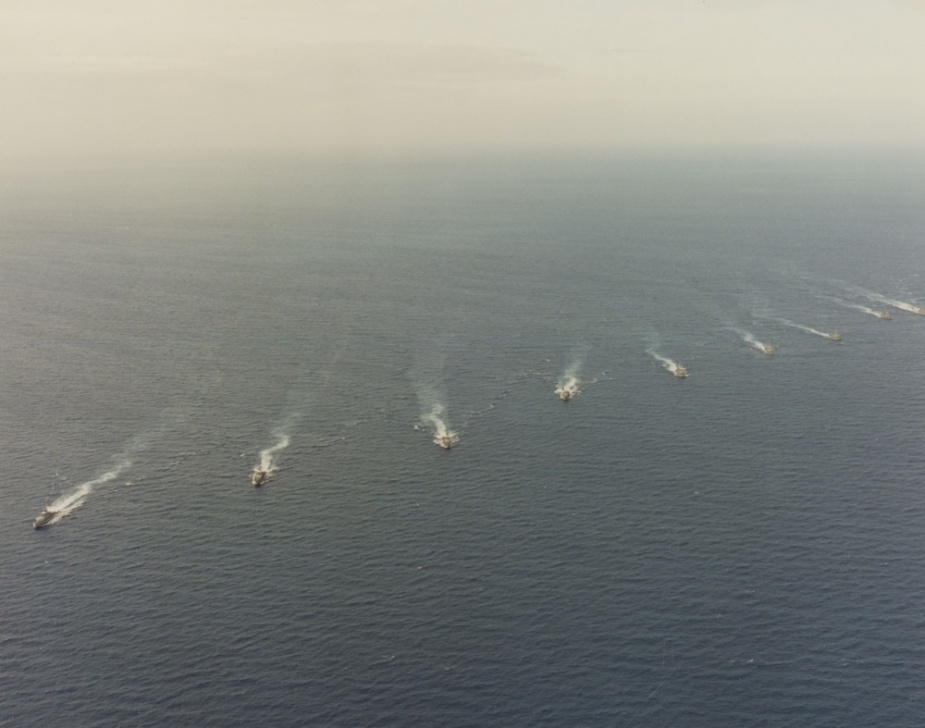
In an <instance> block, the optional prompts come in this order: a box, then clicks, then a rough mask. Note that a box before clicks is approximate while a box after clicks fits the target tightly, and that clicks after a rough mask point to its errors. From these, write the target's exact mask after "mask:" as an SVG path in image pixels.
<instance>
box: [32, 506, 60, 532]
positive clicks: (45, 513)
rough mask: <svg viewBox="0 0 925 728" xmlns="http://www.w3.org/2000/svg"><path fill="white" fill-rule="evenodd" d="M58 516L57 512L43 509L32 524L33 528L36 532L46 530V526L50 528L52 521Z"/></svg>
mask: <svg viewBox="0 0 925 728" xmlns="http://www.w3.org/2000/svg"><path fill="white" fill-rule="evenodd" d="M57 515H58V512H57V511H52V510H49V509H48V508H43V509H42V512H41V513H39V515H38V516H37V517H36V519H35V520H34V521H33V522H32V527H33V528H34V529H35V530H38V529H40V528H45V526H50V525H51V521H52V519H53V518H54V517H55V516H57Z"/></svg>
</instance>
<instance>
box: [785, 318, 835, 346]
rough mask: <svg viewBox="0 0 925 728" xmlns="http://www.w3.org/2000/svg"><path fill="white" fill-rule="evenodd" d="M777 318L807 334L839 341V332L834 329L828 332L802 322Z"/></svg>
mask: <svg viewBox="0 0 925 728" xmlns="http://www.w3.org/2000/svg"><path fill="white" fill-rule="evenodd" d="M777 320H778V321H780V322H781V323H782V324H784V325H785V326H789V327H791V328H794V329H799V330H800V331H805V332H806V333H807V334H813V335H814V336H821V337H822V338H823V339H828V340H829V341H841V334H839V333H837V332H835V331H832V332H830V333H829V332H825V331H819V330H818V329H814V328H812V327H811V326H804V325H803V324H798V323H794V322H793V321H790V320H788V319H784V318H779V319H777Z"/></svg>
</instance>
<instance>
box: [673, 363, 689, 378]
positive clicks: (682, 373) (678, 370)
mask: <svg viewBox="0 0 925 728" xmlns="http://www.w3.org/2000/svg"><path fill="white" fill-rule="evenodd" d="M671 373H672V374H674V375H675V376H676V377H677V378H678V379H684V377H686V376H687V369H685V368H684V367H682V366H681V365H680V364H679V365H678V366H676V367H675V368H674V370H673V371H672V372H671Z"/></svg>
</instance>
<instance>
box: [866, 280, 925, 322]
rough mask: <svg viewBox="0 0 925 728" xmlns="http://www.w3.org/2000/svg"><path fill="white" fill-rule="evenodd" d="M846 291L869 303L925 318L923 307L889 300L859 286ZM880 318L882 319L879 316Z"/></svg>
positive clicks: (894, 299)
mask: <svg viewBox="0 0 925 728" xmlns="http://www.w3.org/2000/svg"><path fill="white" fill-rule="evenodd" d="M848 289H849V290H851V291H853V292H854V293H857V294H859V295H861V296H864V297H865V298H867V299H869V300H871V301H876V302H877V303H882V304H883V305H884V306H891V307H892V308H897V309H899V310H900V311H908V312H909V313H917V314H919V315H920V316H925V306H919V305H918V304H915V303H909V302H908V301H900V300H898V299H896V298H889V297H888V296H884V295H882V294H880V293H876V292H875V291H868V290H867V289H866V288H861V287H860V286H848ZM881 318H883V317H882V316H881Z"/></svg>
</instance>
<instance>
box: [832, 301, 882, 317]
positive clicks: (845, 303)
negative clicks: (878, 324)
mask: <svg viewBox="0 0 925 728" xmlns="http://www.w3.org/2000/svg"><path fill="white" fill-rule="evenodd" d="M838 305H839V306H844V307H845V308H852V309H854V310H855V311H860V312H861V313H866V314H867V315H868V316H876V317H877V318H878V319H883V320H886V321H888V320H890V319H891V318H893V314H891V313H890V312H889V311H883V310H880V311H878V310H877V309H873V308H870V307H869V306H862V305H861V304H859V303H848V301H838Z"/></svg>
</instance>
